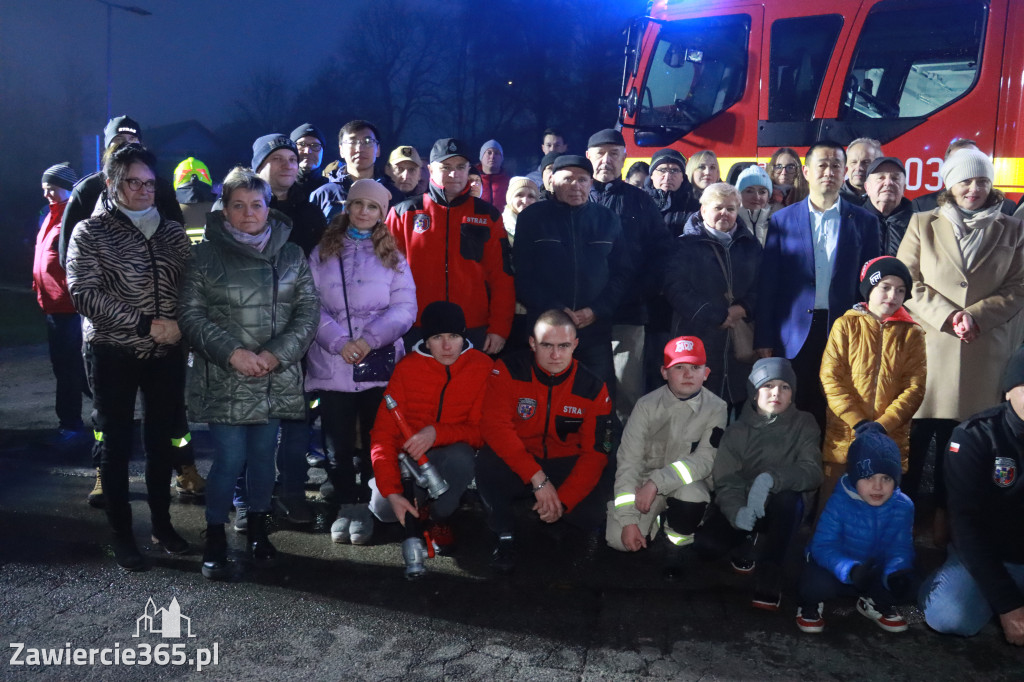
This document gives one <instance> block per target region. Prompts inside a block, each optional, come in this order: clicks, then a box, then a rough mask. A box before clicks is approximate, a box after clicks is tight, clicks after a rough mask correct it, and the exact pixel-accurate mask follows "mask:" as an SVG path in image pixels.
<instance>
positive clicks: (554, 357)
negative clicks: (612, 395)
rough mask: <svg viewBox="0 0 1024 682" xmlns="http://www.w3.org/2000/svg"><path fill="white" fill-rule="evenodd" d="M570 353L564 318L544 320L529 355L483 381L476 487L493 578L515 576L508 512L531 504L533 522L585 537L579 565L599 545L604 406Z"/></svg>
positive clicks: (605, 473)
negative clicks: (565, 527)
mask: <svg viewBox="0 0 1024 682" xmlns="http://www.w3.org/2000/svg"><path fill="white" fill-rule="evenodd" d="M578 343H579V341H578V339H577V338H576V327H575V326H574V325H573V323H572V319H571V318H570V317H569V315H568V314H567V313H566V312H564V311H561V310H549V311H547V312H545V313H543V314H541V315H540V317H539V318H538V319H537V322H536V324H535V325H534V328H533V335H532V336H531V337H530V349H531V351H532V352H530V353H527V352H526V351H523V352H521V353H517V354H513V355H511V356H510V357H508V358H506V359H504V360H499V361H498V362H497V363H496V364H495V366H494V369H493V370H492V371H491V377H490V379H489V380H488V385H487V393H486V396H485V398H484V409H483V417H482V419H481V422H480V430H481V432H482V435H483V438H484V442H485V444H486V445H485V446H484V448H483V449H482V450H481V451H480V453H479V454H478V455H477V463H476V481H477V489H478V490H479V493H480V497H481V499H482V500H483V502H484V505H485V507H486V508H487V523H488V526H489V527H490V528H491V530H493V531H494V532H495V534H496V535H497V536H498V541H497V546H496V548H495V551H494V556H493V558H492V561H491V566H492V567H493V568H494V569H495V570H496V571H498V572H500V573H509V572H511V571H512V570H513V568H514V567H515V557H514V541H513V525H514V519H513V512H512V504H513V502H514V501H515V500H517V499H522V498H527V497H529V496H531V495H532V496H533V498H534V500H535V503H534V505H533V510H534V511H536V512H537V514H538V516H539V517H540V520H541V521H543V522H545V523H548V524H554V523H557V522H558V521H560V520H562V519H563V518H565V519H566V520H567V521H568V522H569V523H571V524H572V525H574V526H577V527H579V528H581V529H582V530H583V531H584V532H585V543H586V544H585V552H584V553H585V555H588V556H589V555H592V554H593V552H594V551H596V549H597V547H599V545H600V542H601V539H602V534H603V524H604V515H605V512H604V507H605V495H603V494H602V493H603V491H604V490H606V489H607V488H609V486H610V484H611V474H612V472H611V471H610V469H609V468H608V467H607V464H608V455H607V449H606V446H605V437H606V433H607V432H608V420H609V415H610V414H611V409H612V405H611V400H610V399H609V397H608V391H607V389H606V387H605V385H604V383H603V382H602V381H601V380H600V379H599V378H598V377H597V376H596V375H595V374H593V373H592V372H590V371H589V370H588V369H587V368H585V367H583V366H582V365H580V364H579V362H578V361H576V360H574V359H573V357H572V353H573V351H574V350H575V349H576V346H577V345H578Z"/></svg>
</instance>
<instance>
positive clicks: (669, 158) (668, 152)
mask: <svg viewBox="0 0 1024 682" xmlns="http://www.w3.org/2000/svg"><path fill="white" fill-rule="evenodd" d="M663 163H674V164H676V165H677V166H679V170H681V171H685V170H686V159H684V158H683V155H682V154H680V153H679V152H677V151H676V150H675V149H659V150H658V151H656V152H654V156H652V157H651V172H652V173H653V172H654V169H655V168H657V167H658V166H660V165H661V164H663Z"/></svg>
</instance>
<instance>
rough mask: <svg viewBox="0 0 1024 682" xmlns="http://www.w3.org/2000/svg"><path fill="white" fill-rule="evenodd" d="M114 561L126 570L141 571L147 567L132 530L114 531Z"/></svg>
mask: <svg viewBox="0 0 1024 682" xmlns="http://www.w3.org/2000/svg"><path fill="white" fill-rule="evenodd" d="M114 561H116V562H117V565H118V566H120V567H121V568H123V569H124V570H126V571H141V570H143V569H144V568H145V567H146V561H145V559H143V558H142V554H141V553H140V552H139V548H138V546H136V544H135V538H134V537H133V536H132V534H131V531H128V532H127V533H116V532H115V533H114Z"/></svg>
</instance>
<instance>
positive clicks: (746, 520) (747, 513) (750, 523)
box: [733, 507, 757, 530]
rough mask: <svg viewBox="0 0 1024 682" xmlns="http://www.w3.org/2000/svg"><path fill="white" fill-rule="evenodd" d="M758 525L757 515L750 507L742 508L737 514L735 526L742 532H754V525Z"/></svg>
mask: <svg viewBox="0 0 1024 682" xmlns="http://www.w3.org/2000/svg"><path fill="white" fill-rule="evenodd" d="M755 523H757V514H755V513H754V510H753V509H751V508H750V507H740V508H739V511H737V512H736V521H735V523H734V524H733V525H735V526H736V527H737V528H739V529H740V530H754V524H755Z"/></svg>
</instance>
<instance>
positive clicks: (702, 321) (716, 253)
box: [664, 182, 761, 417]
mask: <svg viewBox="0 0 1024 682" xmlns="http://www.w3.org/2000/svg"><path fill="white" fill-rule="evenodd" d="M700 201H701V207H700V211H699V212H697V213H694V214H693V215H692V216H691V217H690V220H689V221H688V222H687V224H686V228H685V229H684V231H683V234H682V235H681V236H679V237H678V238H677V239H676V242H675V248H674V251H673V254H672V256H671V257H670V258H669V261H668V264H667V265H666V269H665V288H664V291H665V296H666V298H668V301H669V304H670V305H671V306H672V312H673V314H672V335H673V336H696V337H699V338H700V340H701V341H703V342H704V348H705V350H706V352H707V365H708V368H709V369H710V370H711V375H710V377H708V380H707V382H706V384H705V385H706V386H707V387H708V388H709V389H710V390H711V391H712V392H713V393H714V394H716V395H717V396H719V397H720V398H722V399H723V400H725V401H726V402H727V403H729V405H730V407H731V409H732V413H731V414H732V416H733V417H735V416H736V414H738V410H739V408H740V407H741V406H742V404H743V402H744V401H745V400H746V398H747V391H746V382H747V377H748V376H749V375H750V368H751V365H750V364H748V363H747V362H743V361H741V360H738V359H737V358H736V355H735V352H734V347H733V342H732V339H731V337H730V333H729V330H730V328H731V327H733V326H735V325H737V324H743V322H744V321H745V320H746V319H747V318H749V317H751V313H752V311H753V309H754V303H755V300H756V284H757V274H758V270H759V268H760V266H761V245H760V244H759V243H758V241H757V238H756V237H754V235H753V234H751V232H750V230H748V229H747V228H746V227H744V226H743V225H742V224H739V223H737V221H736V216H737V213H738V211H739V207H740V197H739V193H738V192H737V191H736V188H735V187H733V186H732V185H728V184H726V183H724V182H721V183H715V184H712V185H709V186H708V187H707V188H706V189H705V190H704V192H703V194H702V195H701V200H700Z"/></svg>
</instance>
